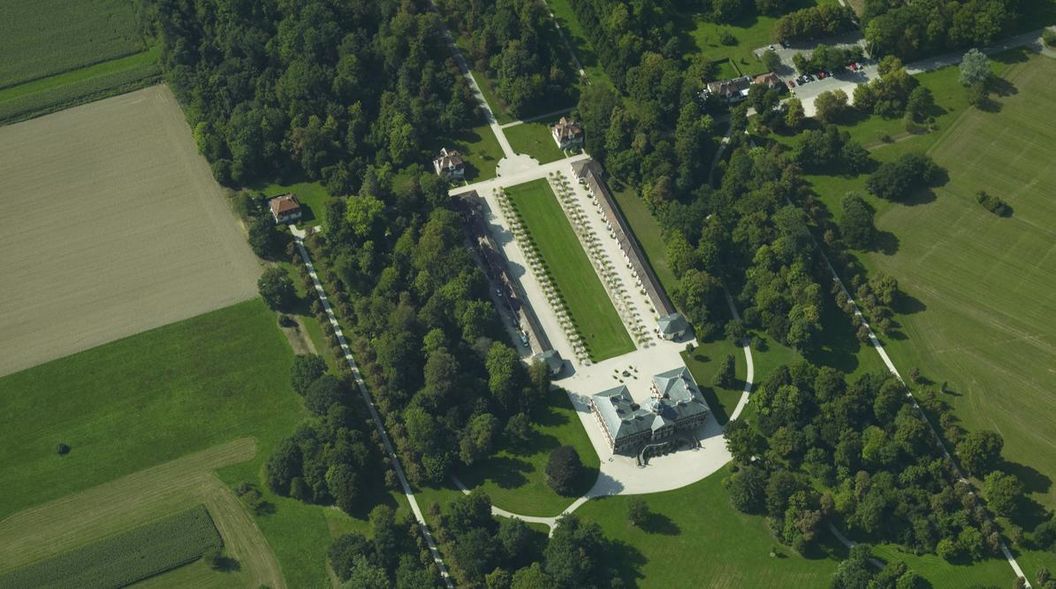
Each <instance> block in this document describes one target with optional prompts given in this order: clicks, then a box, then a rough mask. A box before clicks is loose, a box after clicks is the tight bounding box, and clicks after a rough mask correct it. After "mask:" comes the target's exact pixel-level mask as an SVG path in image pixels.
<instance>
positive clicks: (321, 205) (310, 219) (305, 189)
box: [258, 182, 333, 228]
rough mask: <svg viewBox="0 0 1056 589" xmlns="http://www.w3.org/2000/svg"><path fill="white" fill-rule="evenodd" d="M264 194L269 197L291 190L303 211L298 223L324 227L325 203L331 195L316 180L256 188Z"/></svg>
mask: <svg viewBox="0 0 1056 589" xmlns="http://www.w3.org/2000/svg"><path fill="white" fill-rule="evenodd" d="M258 190H260V192H261V193H263V194H264V196H266V197H268V198H271V197H273V196H278V195H280V194H286V193H288V192H292V193H294V194H296V195H297V200H299V201H300V203H301V208H302V209H307V210H305V211H304V216H303V217H302V219H301V221H300V223H298V225H301V226H302V227H304V226H307V227H314V226H316V225H320V226H322V227H323V228H325V227H326V205H327V203H328V202H330V199H332V198H333V196H331V195H330V192H329V191H328V190H327V189H326V188H325V187H323V185H322V184H320V183H318V182H296V183H294V184H268V185H266V186H264V187H262V188H258Z"/></svg>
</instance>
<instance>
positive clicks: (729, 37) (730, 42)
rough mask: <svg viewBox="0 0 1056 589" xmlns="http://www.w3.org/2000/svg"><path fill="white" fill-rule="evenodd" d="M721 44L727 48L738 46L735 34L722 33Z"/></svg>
mask: <svg viewBox="0 0 1056 589" xmlns="http://www.w3.org/2000/svg"><path fill="white" fill-rule="evenodd" d="M719 43H722V44H723V45H726V46H727V47H732V46H734V45H736V44H737V37H734V36H733V33H731V32H729V31H727V30H723V31H722V33H720V34H719Z"/></svg>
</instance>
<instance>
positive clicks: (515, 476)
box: [463, 436, 553, 489]
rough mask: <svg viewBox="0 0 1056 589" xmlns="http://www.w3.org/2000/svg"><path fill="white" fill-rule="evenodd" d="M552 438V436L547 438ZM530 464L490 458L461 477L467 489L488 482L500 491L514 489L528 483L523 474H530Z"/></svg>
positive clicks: (516, 459) (507, 457)
mask: <svg viewBox="0 0 1056 589" xmlns="http://www.w3.org/2000/svg"><path fill="white" fill-rule="evenodd" d="M548 437H551V438H552V437H553V436H548ZM532 470H533V468H532V464H531V463H530V462H528V461H527V460H521V459H520V458H513V457H510V456H492V457H491V458H488V459H487V460H485V461H483V462H481V463H480V465H479V466H477V467H475V468H473V469H472V470H468V471H466V472H465V474H464V475H463V478H464V482H465V485H466V486H467V487H469V488H471V489H472V488H475V487H478V486H480V485H481V484H482V483H483V482H484V481H485V480H489V481H491V482H493V483H495V484H496V485H498V486H499V488H500V489H516V488H518V487H521V486H523V485H524V484H526V483H527V482H528V477H526V476H525V473H529V472H532Z"/></svg>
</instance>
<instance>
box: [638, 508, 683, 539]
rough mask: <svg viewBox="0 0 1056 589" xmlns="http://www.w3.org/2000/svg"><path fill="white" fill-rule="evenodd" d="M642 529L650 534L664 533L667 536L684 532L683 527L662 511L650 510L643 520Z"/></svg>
mask: <svg viewBox="0 0 1056 589" xmlns="http://www.w3.org/2000/svg"><path fill="white" fill-rule="evenodd" d="M642 530H644V531H646V532H648V533H650V534H663V535H665V536H677V535H679V534H681V533H682V528H680V527H678V524H676V523H675V521H674V520H672V519H671V518H669V517H667V516H666V515H664V514H662V513H656V512H655V511H652V512H649V514H648V515H646V517H645V521H644V522H642Z"/></svg>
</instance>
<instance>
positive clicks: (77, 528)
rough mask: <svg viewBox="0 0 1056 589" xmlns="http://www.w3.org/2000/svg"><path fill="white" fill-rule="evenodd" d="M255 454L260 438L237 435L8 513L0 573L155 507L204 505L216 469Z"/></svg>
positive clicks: (0, 529) (135, 520) (0, 531)
mask: <svg viewBox="0 0 1056 589" xmlns="http://www.w3.org/2000/svg"><path fill="white" fill-rule="evenodd" d="M256 453H257V444H256V440H254V439H253V438H239V439H236V440H233V441H231V442H227V443H225V444H220V445H218V446H213V447H211V448H208V449H206V450H202V451H199V452H195V453H193V454H189V455H186V456H183V457H181V458H177V459H176V460H171V461H169V462H165V463H162V464H159V465H155V466H152V467H149V468H146V469H143V470H140V471H137V472H134V473H132V474H129V475H125V476H123V477H121V478H118V479H115V480H113V481H109V482H106V483H103V484H101V485H97V486H95V487H91V488H89V489H85V490H82V491H77V492H75V493H71V494H69V495H66V496H64V497H60V498H58V499H54V500H52V501H48V502H47V503H43V504H41V505H37V506H34V507H29V508H26V509H23V510H21V511H19V512H16V513H14V514H12V515H9V516H7V517H6V518H4V519H3V520H0V554H2V555H4V558H3V560H2V561H0V572H3V571H7V570H11V569H15V568H20V567H22V566H25V565H28V564H32V563H33V562H37V561H39V560H43V559H45V558H48V557H50V556H53V555H55V554H58V553H61V552H65V551H68V550H72V549H75V548H78V547H79V546H83V545H86V544H89V543H91V542H93V541H95V540H97V539H99V538H101V537H104V536H106V535H109V534H114V533H118V532H121V531H125V530H128V529H132V528H134V527H137V526H139V525H142V524H144V523H147V522H149V521H151V520H153V519H157V514H156V513H155V512H157V511H160V510H163V509H165V510H174V509H177V508H179V507H181V506H190V505H191V504H194V503H201V502H202V500H203V497H204V493H203V491H204V489H205V488H207V487H208V486H210V484H211V482H212V481H214V480H216V479H215V476H214V475H213V474H212V472H213V471H214V470H215V469H217V468H221V467H224V466H228V465H232V464H238V463H241V462H245V461H247V460H252V459H253V457H255V456H256Z"/></svg>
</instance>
